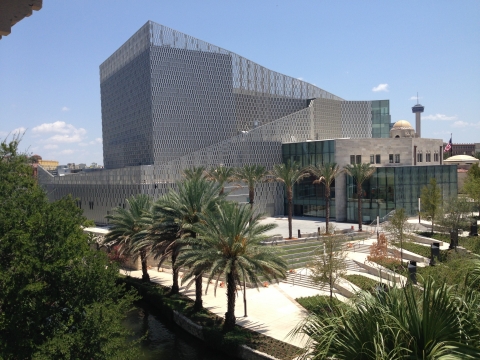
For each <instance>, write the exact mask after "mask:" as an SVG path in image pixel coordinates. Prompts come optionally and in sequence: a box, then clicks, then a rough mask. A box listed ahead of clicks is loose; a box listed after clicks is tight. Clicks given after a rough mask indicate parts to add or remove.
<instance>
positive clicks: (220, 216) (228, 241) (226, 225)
mask: <svg viewBox="0 0 480 360" xmlns="http://www.w3.org/2000/svg"><path fill="white" fill-rule="evenodd" d="M261 215H262V214H256V215H255V214H254V212H253V210H252V209H251V208H250V207H249V206H248V205H246V204H238V203H234V202H222V203H220V204H218V205H217V206H216V210H215V212H208V213H206V214H205V215H204V216H202V218H203V219H204V221H202V222H198V223H196V224H195V225H194V226H192V229H193V231H195V232H196V233H197V234H198V236H199V237H200V238H201V242H197V241H196V239H191V238H188V239H185V240H184V243H185V244H187V245H189V246H188V247H187V248H186V249H185V250H184V251H183V252H182V253H181V254H180V256H179V258H178V262H179V263H180V264H182V265H184V266H187V267H190V268H189V270H188V271H187V272H186V273H185V274H184V277H183V280H182V281H187V280H188V279H192V278H195V277H196V276H197V275H196V274H198V273H204V272H209V278H208V283H210V281H211V280H213V279H215V280H216V281H215V285H214V290H215V295H216V289H217V286H218V283H219V281H220V279H222V278H224V279H226V286H227V312H226V314H225V323H224V329H225V330H226V331H228V330H231V329H233V327H234V326H235V299H236V295H237V285H238V286H239V285H241V284H242V281H248V282H250V283H251V284H253V286H255V287H256V288H258V287H259V284H261V283H262V280H261V278H260V277H262V276H263V277H264V278H265V279H267V280H268V281H272V280H274V281H278V279H279V278H285V276H286V270H287V264H286V263H285V261H284V260H283V259H282V258H280V257H279V256H278V255H277V254H276V253H275V251H274V250H272V248H271V247H267V246H262V245H260V241H261V240H262V239H264V238H265V237H264V236H263V234H264V233H265V232H266V231H269V230H271V229H273V228H275V227H276V225H275V224H265V225H261V224H259V220H260V217H261ZM206 290H208V285H207V289H206Z"/></svg>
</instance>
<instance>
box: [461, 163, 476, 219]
mask: <svg viewBox="0 0 480 360" xmlns="http://www.w3.org/2000/svg"><path fill="white" fill-rule="evenodd" d="M463 191H464V192H465V193H466V194H467V195H468V196H469V197H470V198H471V199H472V200H473V201H474V203H475V206H476V207H477V210H478V209H479V208H480V167H479V166H478V164H473V165H472V166H471V167H470V169H469V170H468V175H467V179H466V180H465V184H464V186H463Z"/></svg>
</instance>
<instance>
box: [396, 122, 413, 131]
mask: <svg viewBox="0 0 480 360" xmlns="http://www.w3.org/2000/svg"><path fill="white" fill-rule="evenodd" d="M393 129H398V130H403V129H404V130H413V127H412V125H410V123H409V122H408V121H407V120H398V121H397V122H396V123H395V124H394V125H393Z"/></svg>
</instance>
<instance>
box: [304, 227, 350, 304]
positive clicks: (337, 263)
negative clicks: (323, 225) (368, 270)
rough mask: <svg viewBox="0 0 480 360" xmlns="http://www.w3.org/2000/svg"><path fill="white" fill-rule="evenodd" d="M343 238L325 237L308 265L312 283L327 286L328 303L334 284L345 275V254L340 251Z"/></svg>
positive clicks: (331, 296)
mask: <svg viewBox="0 0 480 360" xmlns="http://www.w3.org/2000/svg"><path fill="white" fill-rule="evenodd" d="M344 242H345V238H344V237H340V236H325V237H324V239H323V246H319V247H318V248H317V249H316V250H315V252H314V254H315V255H314V257H313V261H312V262H311V263H310V264H309V266H308V267H309V269H310V271H311V272H312V275H311V279H312V281H313V282H314V283H316V284H318V283H323V284H328V286H329V290H330V301H332V298H333V288H334V287H335V284H336V283H337V282H338V281H339V280H340V279H341V278H342V277H343V276H344V275H345V274H346V273H347V266H346V262H345V257H346V255H347V254H346V253H345V251H344V250H343V249H342V244H343V243H344Z"/></svg>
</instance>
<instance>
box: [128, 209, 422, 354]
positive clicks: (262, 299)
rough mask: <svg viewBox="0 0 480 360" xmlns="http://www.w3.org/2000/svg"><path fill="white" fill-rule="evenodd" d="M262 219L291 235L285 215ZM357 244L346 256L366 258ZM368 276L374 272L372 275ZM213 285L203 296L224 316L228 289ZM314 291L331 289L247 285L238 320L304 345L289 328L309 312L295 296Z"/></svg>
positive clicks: (165, 280)
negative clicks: (245, 305)
mask: <svg viewBox="0 0 480 360" xmlns="http://www.w3.org/2000/svg"><path fill="white" fill-rule="evenodd" d="M417 221H418V220H417ZM262 222H264V223H270V222H275V223H277V224H279V227H277V228H276V229H274V230H272V231H271V232H270V233H269V234H270V235H273V234H282V235H283V234H285V235H284V236H288V221H287V219H286V218H283V217H282V218H266V219H264V220H262ZM322 224H323V225H322ZM331 224H335V226H336V228H337V229H345V228H347V229H349V228H350V227H351V226H352V224H350V223H336V222H333V221H332V222H331ZM293 226H294V229H298V228H300V229H301V231H302V232H314V231H316V230H317V227H319V226H324V221H323V220H322V219H319V218H294V221H293ZM356 227H357V226H356V225H355V229H356ZM365 228H366V227H364V229H365ZM365 230H366V229H365ZM368 230H369V231H372V230H374V228H368ZM295 231H296V230H295ZM374 241H376V235H373V238H372V239H369V240H358V241H355V242H352V244H358V245H360V244H362V245H371V244H372V243H373V242H374ZM356 248H357V247H356V246H353V247H352V249H351V250H350V251H348V253H347V258H349V259H352V260H357V261H359V262H364V261H365V259H366V256H367V255H368V252H366V251H356V250H355V249H356ZM362 248H364V246H362ZM363 250H364V249H363ZM298 271H300V270H297V272H298ZM349 273H350V274H351V273H358V272H355V271H353V272H352V271H349ZM149 274H150V279H151V281H152V282H156V283H158V284H161V285H164V286H171V285H172V274H171V272H170V271H160V272H158V271H156V270H149ZM360 274H361V275H364V276H365V275H366V274H364V273H360ZM130 275H131V276H132V277H137V278H141V276H142V272H141V271H140V270H138V271H132V272H131V274H130ZM367 276H368V275H367ZM368 277H373V276H371V275H370V276H368ZM206 285H207V284H206V282H204V289H205V286H206ZM212 285H213V284H212ZM212 285H211V286H210V288H209V290H208V293H207V294H206V295H204V296H203V305H204V307H205V308H207V309H208V310H210V311H211V312H213V313H215V314H217V315H218V316H220V317H224V316H225V312H226V311H227V298H226V289H225V288H220V287H219V288H217V293H216V296H215V295H214V289H213V286H212ZM180 292H181V293H183V294H185V295H187V296H189V297H190V298H192V299H194V298H195V288H194V286H192V287H191V288H190V289H189V290H186V289H185V287H181V289H180ZM314 295H329V293H328V291H323V290H317V289H312V288H308V287H302V286H298V285H295V286H294V285H292V284H291V283H279V284H273V285H270V286H269V287H268V288H265V287H263V288H260V289H259V290H257V289H247V290H246V297H247V314H248V316H247V317H244V304H243V290H242V291H239V292H238V296H237V300H236V306H235V314H236V316H237V324H238V325H241V326H243V327H246V328H249V329H252V330H254V331H257V332H260V333H262V334H265V335H267V336H270V337H272V338H275V339H278V340H281V341H285V342H288V343H290V344H292V345H296V346H299V347H302V346H303V345H304V344H305V341H306V339H305V338H300V337H295V338H291V337H289V333H290V331H291V330H292V329H294V328H295V327H296V326H297V325H298V324H299V323H300V322H301V321H302V320H303V319H304V318H305V316H306V315H307V312H306V311H305V310H304V309H303V308H302V307H301V306H300V305H299V304H298V303H297V302H296V301H295V299H296V298H299V297H307V296H314ZM335 296H336V297H337V298H338V299H339V300H342V301H345V300H346V298H345V297H343V296H342V295H339V294H335Z"/></svg>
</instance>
